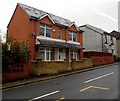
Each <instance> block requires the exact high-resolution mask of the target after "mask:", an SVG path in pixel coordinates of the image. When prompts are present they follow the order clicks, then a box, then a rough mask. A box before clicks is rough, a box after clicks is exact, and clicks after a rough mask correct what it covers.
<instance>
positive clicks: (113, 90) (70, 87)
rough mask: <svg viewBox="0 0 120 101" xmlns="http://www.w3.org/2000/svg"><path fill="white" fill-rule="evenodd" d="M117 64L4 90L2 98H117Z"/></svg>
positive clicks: (31, 100) (119, 65)
mask: <svg viewBox="0 0 120 101" xmlns="http://www.w3.org/2000/svg"><path fill="white" fill-rule="evenodd" d="M118 67H120V64H115V65H112V66H108V67H105V68H100V69H96V70H91V71H86V72H82V73H77V74H73V75H68V76H64V77H60V78H55V79H51V80H47V81H43V82H37V83H32V84H28V85H23V86H19V87H15V88H9V89H6V90H3V91H2V94H3V99H26V100H29V101H34V100H36V99H37V100H40V99H53V101H56V100H57V101H61V100H64V99H118Z"/></svg>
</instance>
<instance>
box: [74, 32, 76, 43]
mask: <svg viewBox="0 0 120 101" xmlns="http://www.w3.org/2000/svg"><path fill="white" fill-rule="evenodd" d="M73 41H75V42H76V33H73Z"/></svg>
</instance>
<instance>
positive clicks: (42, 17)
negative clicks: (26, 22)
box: [39, 14, 55, 24]
mask: <svg viewBox="0 0 120 101" xmlns="http://www.w3.org/2000/svg"><path fill="white" fill-rule="evenodd" d="M46 16H48V18H49V19H50V20H51V21H52V23H53V24H55V22H54V21H53V20H52V18H51V17H50V16H49V15H48V14H45V15H44V16H42V17H41V18H40V19H39V20H41V19H43V18H45V17H46Z"/></svg>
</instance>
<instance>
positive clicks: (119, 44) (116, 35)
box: [110, 31, 120, 58]
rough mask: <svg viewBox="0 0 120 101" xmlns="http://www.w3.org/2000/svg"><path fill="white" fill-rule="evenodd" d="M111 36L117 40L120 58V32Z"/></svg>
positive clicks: (112, 33)
mask: <svg viewBox="0 0 120 101" xmlns="http://www.w3.org/2000/svg"><path fill="white" fill-rule="evenodd" d="M110 35H111V36H113V37H115V38H116V45H117V57H119V58H120V32H117V31H112V32H111V33H110Z"/></svg>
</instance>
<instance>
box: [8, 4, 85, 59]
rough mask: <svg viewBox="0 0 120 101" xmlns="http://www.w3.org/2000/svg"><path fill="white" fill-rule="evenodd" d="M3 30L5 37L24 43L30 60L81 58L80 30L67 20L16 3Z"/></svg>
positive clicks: (81, 36) (81, 38)
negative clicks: (26, 42)
mask: <svg viewBox="0 0 120 101" xmlns="http://www.w3.org/2000/svg"><path fill="white" fill-rule="evenodd" d="M7 28H8V30H7V35H8V37H10V36H11V37H12V39H13V40H18V41H28V44H29V47H30V55H31V60H36V59H42V61H51V60H52V61H62V60H64V59H67V60H71V59H73V58H74V59H76V60H80V59H81V58H83V31H82V30H80V29H79V28H78V27H77V26H76V24H75V23H74V22H71V21H70V20H68V19H64V18H62V17H59V16H56V15H53V14H51V13H47V12H44V11H42V10H38V9H36V8H33V7H30V6H27V5H23V4H20V3H18V4H17V6H16V9H15V11H14V13H13V16H12V18H11V20H10V22H9V24H8V27H7Z"/></svg>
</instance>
